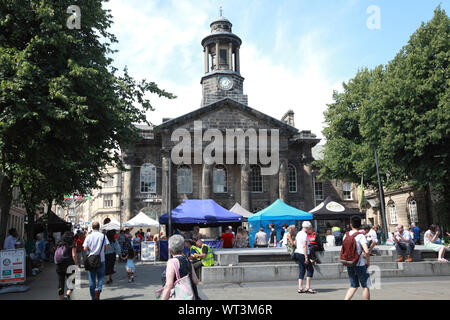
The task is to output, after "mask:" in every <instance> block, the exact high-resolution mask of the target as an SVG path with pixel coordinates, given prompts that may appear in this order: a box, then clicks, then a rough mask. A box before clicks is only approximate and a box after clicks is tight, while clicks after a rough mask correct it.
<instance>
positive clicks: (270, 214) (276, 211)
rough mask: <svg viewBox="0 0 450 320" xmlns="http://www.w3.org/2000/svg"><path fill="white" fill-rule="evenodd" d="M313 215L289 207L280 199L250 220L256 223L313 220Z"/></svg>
mask: <svg viewBox="0 0 450 320" xmlns="http://www.w3.org/2000/svg"><path fill="white" fill-rule="evenodd" d="M312 219H313V215H312V214H311V213H309V212H305V211H302V210H300V209H297V208H294V207H291V206H290V205H287V204H286V203H284V202H283V201H281V200H280V199H278V200H277V201H275V202H274V203H272V204H271V205H270V206H268V207H267V208H265V209H263V210H261V211H259V212H257V213H255V214H254V215H253V216H251V217H249V218H248V221H249V222H250V221H251V222H256V221H261V222H263V221H271V222H272V221H273V222H275V221H279V220H296V221H297V220H312Z"/></svg>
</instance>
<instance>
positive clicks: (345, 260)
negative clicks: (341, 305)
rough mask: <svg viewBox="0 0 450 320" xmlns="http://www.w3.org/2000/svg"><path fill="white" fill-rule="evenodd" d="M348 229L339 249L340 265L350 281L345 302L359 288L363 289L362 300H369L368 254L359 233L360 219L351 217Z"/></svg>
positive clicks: (363, 238) (362, 236) (364, 241)
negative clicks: (344, 269) (345, 270)
mask: <svg viewBox="0 0 450 320" xmlns="http://www.w3.org/2000/svg"><path fill="white" fill-rule="evenodd" d="M350 228H351V230H350V231H348V232H346V233H345V236H344V238H343V241H342V248H341V263H342V264H343V265H344V266H346V267H347V272H348V277H349V280H350V288H349V289H348V291H347V294H346V295H345V300H351V299H352V297H353V295H354V294H355V293H356V291H357V290H358V288H359V287H360V286H361V287H362V288H363V300H370V291H369V288H368V287H367V280H368V279H369V273H368V272H367V267H368V266H369V263H370V261H369V260H370V253H369V248H368V246H367V240H366V237H365V236H364V235H363V234H362V233H360V232H359V229H360V228H361V218H360V217H358V216H353V217H351V218H350Z"/></svg>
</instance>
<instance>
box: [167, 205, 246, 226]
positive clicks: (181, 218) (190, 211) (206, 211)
mask: <svg viewBox="0 0 450 320" xmlns="http://www.w3.org/2000/svg"><path fill="white" fill-rule="evenodd" d="M241 221H242V216H241V215H240V214H237V213H234V212H231V211H228V210H227V209H225V208H223V207H221V206H220V205H218V204H217V203H216V202H215V201H214V200H211V199H203V200H189V199H188V200H184V201H183V203H181V204H180V205H179V206H178V207H176V208H175V209H173V210H172V223H174V224H197V223H213V224H215V223H235V222H241ZM159 222H160V223H162V224H167V223H168V222H169V214H168V213H166V214H164V215H162V216H161V217H160V218H159Z"/></svg>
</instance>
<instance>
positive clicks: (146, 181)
mask: <svg viewBox="0 0 450 320" xmlns="http://www.w3.org/2000/svg"><path fill="white" fill-rule="evenodd" d="M141 193H156V167H155V166H154V165H153V164H151V163H145V164H143V165H142V167H141Z"/></svg>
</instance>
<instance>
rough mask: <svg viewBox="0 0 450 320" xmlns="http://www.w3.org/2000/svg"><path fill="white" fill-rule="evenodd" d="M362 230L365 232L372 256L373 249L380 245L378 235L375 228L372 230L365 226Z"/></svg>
mask: <svg viewBox="0 0 450 320" xmlns="http://www.w3.org/2000/svg"><path fill="white" fill-rule="evenodd" d="M362 228H363V229H364V232H365V236H366V240H367V247H368V248H369V251H370V254H372V250H373V248H374V247H375V246H376V245H377V243H378V237H377V233H376V231H375V230H374V229H373V228H370V226H369V225H367V224H365V225H363V227H362Z"/></svg>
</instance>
